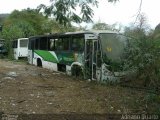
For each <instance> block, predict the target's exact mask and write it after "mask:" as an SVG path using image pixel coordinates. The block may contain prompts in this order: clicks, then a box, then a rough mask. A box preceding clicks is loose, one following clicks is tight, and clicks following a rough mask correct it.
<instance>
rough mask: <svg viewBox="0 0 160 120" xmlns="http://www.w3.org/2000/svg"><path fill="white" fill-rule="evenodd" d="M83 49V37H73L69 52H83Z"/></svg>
mask: <svg viewBox="0 0 160 120" xmlns="http://www.w3.org/2000/svg"><path fill="white" fill-rule="evenodd" d="M83 49H84V37H83V36H78V37H77V36H73V38H72V42H71V50H73V51H83Z"/></svg>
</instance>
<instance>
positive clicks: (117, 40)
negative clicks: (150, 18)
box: [100, 33, 127, 64]
mask: <svg viewBox="0 0 160 120" xmlns="http://www.w3.org/2000/svg"><path fill="white" fill-rule="evenodd" d="M100 40H101V44H102V53H103V60H104V62H105V63H107V64H108V63H110V62H116V63H117V62H121V61H122V59H123V57H124V49H125V47H126V45H127V37H125V36H123V35H120V34H116V33H101V34H100Z"/></svg>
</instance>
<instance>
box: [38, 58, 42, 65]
mask: <svg viewBox="0 0 160 120" xmlns="http://www.w3.org/2000/svg"><path fill="white" fill-rule="evenodd" d="M37 66H38V67H42V61H41V59H40V58H38V59H37Z"/></svg>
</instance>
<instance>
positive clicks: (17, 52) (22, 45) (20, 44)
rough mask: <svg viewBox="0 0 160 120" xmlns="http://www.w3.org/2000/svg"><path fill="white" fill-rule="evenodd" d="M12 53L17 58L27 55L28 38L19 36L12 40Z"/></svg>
mask: <svg viewBox="0 0 160 120" xmlns="http://www.w3.org/2000/svg"><path fill="white" fill-rule="evenodd" d="M12 46H13V53H14V58H15V59H16V60H18V59H19V58H24V57H26V58H27V57H28V38H19V39H17V40H14V41H13V45H12Z"/></svg>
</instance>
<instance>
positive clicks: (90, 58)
mask: <svg viewBox="0 0 160 120" xmlns="http://www.w3.org/2000/svg"><path fill="white" fill-rule="evenodd" d="M96 51H97V40H86V42H85V78H86V79H91V80H95V79H96V67H97V65H96V63H97V61H96V60H97V59H96Z"/></svg>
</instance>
